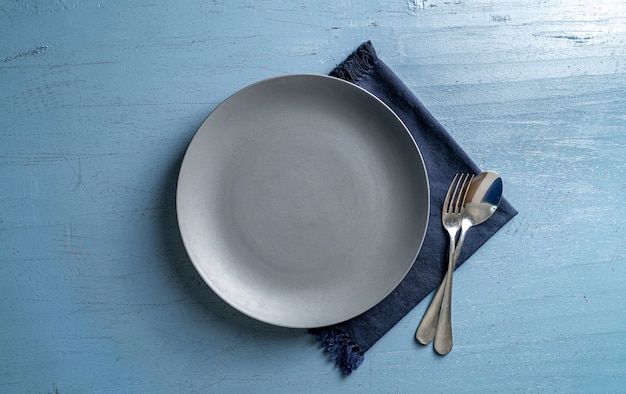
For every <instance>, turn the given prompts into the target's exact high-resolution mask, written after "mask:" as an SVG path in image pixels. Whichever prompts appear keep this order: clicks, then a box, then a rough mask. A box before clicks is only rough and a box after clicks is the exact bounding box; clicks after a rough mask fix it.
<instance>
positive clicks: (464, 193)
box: [459, 174, 474, 208]
mask: <svg viewBox="0 0 626 394" xmlns="http://www.w3.org/2000/svg"><path fill="white" fill-rule="evenodd" d="M467 176H468V178H469V179H468V180H467V184H466V185H465V191H464V192H463V198H462V199H461V204H460V206H459V208H463V207H464V206H465V200H466V199H467V192H468V191H469V188H470V184H471V183H472V181H473V180H474V174H472V176H471V177H470V176H469V174H467Z"/></svg>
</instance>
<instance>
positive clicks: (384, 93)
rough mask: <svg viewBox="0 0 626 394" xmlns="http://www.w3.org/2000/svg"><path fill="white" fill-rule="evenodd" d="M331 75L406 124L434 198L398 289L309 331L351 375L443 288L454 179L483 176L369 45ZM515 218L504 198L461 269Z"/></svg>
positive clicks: (476, 233) (478, 231)
mask: <svg viewBox="0 0 626 394" xmlns="http://www.w3.org/2000/svg"><path fill="white" fill-rule="evenodd" d="M330 75H331V76H334V77H337V78H341V79H344V80H347V81H349V82H352V83H354V84H356V85H358V86H360V87H362V88H364V89H365V90H367V91H369V92H370V93H372V94H374V95H375V96H376V97H378V98H379V99H381V100H382V101H383V102H384V103H385V104H387V105H388V106H389V107H390V108H391V109H392V110H393V111H394V112H395V113H396V114H397V115H398V116H399V117H400V119H402V121H403V122H404V124H405V125H406V126H407V128H408V129H409V131H410V132H411V134H412V135H413V138H414V139H415V142H416V143H417V146H418V147H419V149H420V151H421V153H422V156H423V159H424V162H425V164H426V170H427V173H428V181H429V184H430V196H431V201H430V207H431V210H430V217H429V223H428V229H427V232H426V238H425V239H424V243H423V246H422V249H421V251H420V253H419V255H418V256H417V259H416V260H415V264H414V265H413V267H412V268H411V270H410V271H409V273H408V274H407V276H406V277H405V278H404V280H403V281H402V282H401V283H400V285H398V287H397V288H396V289H395V290H394V291H393V292H392V293H391V294H390V295H389V296H387V298H385V299H384V300H383V301H381V302H380V303H379V304H378V305H376V306H375V307H373V308H372V309H370V310H368V311H367V312H365V313H363V314H361V315H359V316H357V317H355V318H353V319H351V320H348V321H345V322H343V323H339V324H337V325H334V326H330V327H322V328H315V329H310V330H309V332H310V333H312V334H313V335H315V336H316V338H317V340H318V341H319V342H320V343H321V344H322V346H323V347H324V348H325V349H326V351H327V353H328V355H329V356H330V357H331V358H332V359H333V360H335V361H336V363H337V365H338V366H339V368H340V369H341V371H342V372H343V373H344V374H346V375H348V374H350V373H351V372H352V371H354V370H355V369H356V368H358V367H359V366H360V365H361V364H362V363H363V358H364V354H365V352H366V351H367V350H368V349H369V348H371V347H372V345H374V343H376V341H378V340H379V339H380V338H381V337H382V336H383V335H384V334H385V333H386V332H387V331H389V330H390V329H391V328H392V327H393V326H394V325H395V324H396V323H397V322H398V321H400V319H402V318H403V317H404V316H405V315H406V314H407V313H408V312H409V311H410V310H411V309H413V308H414V307H415V306H416V305H417V304H418V303H419V302H420V301H421V300H423V299H424V297H426V296H427V295H428V294H430V292H432V291H433V290H434V289H435V288H437V286H439V284H440V283H441V280H442V279H443V276H444V274H445V269H446V268H445V266H446V264H447V261H448V257H447V252H448V235H447V233H446V232H445V230H444V229H443V226H442V225H441V207H442V205H443V199H444V197H445V194H446V192H447V190H448V187H449V186H450V182H451V181H452V178H454V175H455V174H456V173H458V172H470V173H474V174H478V173H480V172H481V170H480V168H478V166H477V165H476V163H474V161H473V160H472V159H471V158H470V157H469V156H468V155H467V153H465V151H463V149H462V148H461V147H460V146H459V145H458V144H457V143H456V142H455V141H454V140H453V139H452V137H451V136H450V134H448V132H447V131H446V130H445V129H444V128H443V126H442V125H441V124H439V122H438V121H437V120H436V119H435V118H434V117H433V116H432V115H431V114H430V113H429V112H428V110H427V109H426V108H425V107H424V106H423V105H422V104H421V103H420V102H419V100H418V99H417V98H416V97H415V96H414V95H413V94H412V93H411V91H410V90H409V89H408V88H407V87H406V86H405V85H404V83H403V82H402V81H401V80H400V79H399V78H398V77H397V76H396V75H395V74H394V73H393V71H391V69H389V67H387V66H386V65H385V63H383V62H382V61H381V60H380V59H379V58H378V56H377V55H376V51H375V50H374V47H373V46H372V43H371V42H369V41H368V42H365V43H363V44H361V46H359V48H358V49H357V50H356V51H355V52H354V53H352V54H351V55H350V56H348V58H347V59H346V60H345V61H344V62H343V63H341V64H339V65H338V66H337V67H336V68H335V69H334V70H333V71H332V72H331V73H330ZM516 214H517V211H516V210H515V208H513V206H511V204H510V203H509V202H508V201H507V200H506V199H504V198H503V199H502V202H501V203H500V207H499V208H498V210H497V211H496V213H495V214H494V215H493V217H492V218H491V219H489V220H488V221H486V222H485V223H483V224H481V225H480V226H476V227H474V228H473V229H472V231H469V232H468V234H467V238H466V239H465V243H464V245H463V250H462V252H461V255H460V256H459V261H458V265H461V264H463V262H464V261H465V260H467V258H468V257H470V256H471V255H472V254H473V253H474V252H475V251H476V250H477V249H478V248H479V247H481V246H482V245H483V244H484V243H485V242H486V241H487V240H488V239H489V238H490V237H491V236H492V235H493V234H495V233H496V232H497V231H498V230H499V229H500V228H501V227H502V226H504V225H505V224H506V223H507V222H508V221H509V220H511V218H513V217H514V216H515V215H516ZM458 265H457V266H458ZM407 335H414V333H413V332H409V333H407Z"/></svg>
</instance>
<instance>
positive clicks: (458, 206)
mask: <svg viewBox="0 0 626 394" xmlns="http://www.w3.org/2000/svg"><path fill="white" fill-rule="evenodd" d="M472 179H474V175H471V177H470V174H463V175H462V176H461V181H460V182H459V183H461V187H460V188H459V193H458V194H456V196H455V198H456V200H455V201H454V207H453V213H461V210H462V209H463V206H465V198H466V197H467V191H468V190H469V185H470V183H471V182H472Z"/></svg>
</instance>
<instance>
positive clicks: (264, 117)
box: [176, 75, 429, 327]
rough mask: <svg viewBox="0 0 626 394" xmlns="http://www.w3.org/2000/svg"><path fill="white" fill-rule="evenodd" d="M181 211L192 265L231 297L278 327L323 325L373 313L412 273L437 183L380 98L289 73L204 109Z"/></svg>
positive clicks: (184, 176) (183, 179) (180, 194)
mask: <svg viewBox="0 0 626 394" xmlns="http://www.w3.org/2000/svg"><path fill="white" fill-rule="evenodd" d="M176 208H177V214H178V221H179V227H180V232H181V234H182V239H183V242H184V244H185V248H186V249H187V252H188V254H189V256H190V258H191V261H192V263H193V264H194V266H195V268H196V269H197V270H198V272H199V273H200V275H201V276H202V278H203V279H204V280H205V281H206V283H207V284H208V285H209V286H210V288H211V289H212V290H213V291H214V292H215V293H216V294H218V295H219V296H220V297H221V298H222V299H223V300H224V301H226V302H227V303H229V304H230V305H232V306H233V307H234V308H236V309H238V310H239V311H241V312H243V313H245V314H247V315H248V316H251V317H253V318H255V319H258V320H261V321H264V322H267V323H270V324H274V325H279V326H286V327H319V326H326V325H331V324H334V323H338V322H341V321H344V320H347V319H349V318H352V317H354V316H356V315H359V314H361V313H362V312H365V311H366V310H368V309H369V308H371V307H372V306H374V305H376V304H377V303H378V302H380V301H381V300H382V299H383V298H385V297H386V296H387V295H388V294H389V293H390V292H391V291H392V290H393V289H394V288H395V287H396V286H397V285H398V284H399V283H400V281H401V280H402V279H403V278H404V276H405V275H406V273H407V272H408V271H409V269H410V268H411V266H412V264H413V262H414V260H415V258H416V257H417V254H418V252H419V250H420V247H421V245H422V241H423V239H424V235H425V232H426V226H427V222H428V213H429V212H428V211H429V189H428V179H427V175H426V169H425V167H424V162H423V161H422V157H421V154H420V152H419V149H418V147H417V146H416V144H415V142H414V140H413V138H412V137H411V135H410V133H409V132H408V130H407V129H406V127H405V126H404V124H403V123H402V122H401V121H400V119H399V118H398V117H397V116H396V115H395V114H394V112H393V111H391V110H390V109H389V108H388V107H387V106H386V105H385V104H383V103H382V102H381V101H380V100H379V99H377V98H376V97H375V96H373V95H372V94H370V93H368V92H367V91H365V90H363V89H361V88H360V87H358V86H356V85H354V84H351V83H348V82H346V81H343V80H340V79H336V78H333V77H328V76H322V75H288V76H282V77H277V78H271V79H268V80H264V81H261V82H258V83H255V84H253V85H250V86H248V87H246V88H244V89H243V90H241V91H239V92H237V93H235V94H234V95H232V96H231V97H230V98H228V99H227V100H225V101H224V102H223V103H222V104H221V105H219V106H218V107H217V108H216V109H215V110H214V111H213V112H212V113H211V114H210V115H209V116H208V117H207V119H206V120H205V121H204V123H202V125H201V126H200V128H199V129H198V131H197V133H196V134H195V136H194V137H193V139H192V141H191V143H190V145H189V148H188V150H187V152H186V154H185V158H184V160H183V163H182V166H181V169H180V174H179V179H178V189H177V201H176Z"/></svg>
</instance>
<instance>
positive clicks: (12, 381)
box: [0, 0, 626, 393]
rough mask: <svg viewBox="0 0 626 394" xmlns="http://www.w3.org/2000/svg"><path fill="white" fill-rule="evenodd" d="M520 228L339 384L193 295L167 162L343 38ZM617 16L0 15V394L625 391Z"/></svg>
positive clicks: (66, 7) (296, 350)
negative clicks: (445, 336) (446, 318)
mask: <svg viewBox="0 0 626 394" xmlns="http://www.w3.org/2000/svg"><path fill="white" fill-rule="evenodd" d="M370 39H371V40H372V42H373V44H374V46H375V47H376V49H377V51H378V53H379V56H380V57H381V58H382V59H383V60H384V61H385V62H386V63H387V64H388V65H389V66H390V67H391V68H392V69H393V70H394V71H395V72H396V73H397V74H398V75H399V76H400V77H401V78H402V79H403V81H404V82H405V83H406V84H407V85H408V86H409V87H410V88H411V89H412V90H413V91H414V93H415V94H416V95H417V96H418V97H419V98H420V100H422V102H423V103H424V104H425V105H426V106H427V107H428V108H429V109H430V110H431V112H432V113H433V114H434V115H435V116H436V117H437V118H438V119H439V120H440V121H441V123H442V124H443V125H444V126H445V127H446V128H447V129H448V130H449V131H450V133H451V134H452V135H453V136H454V137H455V138H456V139H457V141H458V142H459V143H460V144H461V145H462V146H463V147H464V148H465V149H466V151H467V152H468V153H469V154H470V155H471V156H472V157H473V158H474V159H475V160H476V162H477V163H478V164H479V165H480V166H481V167H483V168H485V169H493V170H496V171H498V172H500V173H501V174H502V176H503V178H504V181H505V195H506V196H507V198H508V199H509V200H510V201H511V202H512V203H513V204H514V205H515V207H516V208H517V209H518V210H519V211H520V214H519V215H518V216H517V217H516V218H515V219H514V220H513V221H512V222H510V223H509V224H508V225H507V226H506V227H505V228H503V229H502V230H501V231H500V232H499V233H498V234H497V235H496V236H495V237H494V238H492V239H491V240H490V241H489V242H488V243H487V244H486V245H485V246H484V247H482V248H481V249H480V250H479V251H478V253H477V254H475V255H474V256H473V257H472V258H471V259H470V260H469V261H468V263H467V264H465V265H464V266H462V267H461V268H460V269H459V270H458V272H457V275H455V278H456V279H455V300H454V329H455V348H454V349H453V351H452V353H450V354H449V355H447V356H446V357H439V356H436V355H435V354H434V352H433V351H432V348H431V347H422V346H419V345H418V344H416V342H415V340H414V339H413V335H414V331H415V327H416V326H417V324H418V323H419V321H420V319H421V317H422V314H423V312H424V311H425V309H426V304H427V302H422V303H421V304H419V305H418V307H416V308H415V309H414V310H413V311H412V312H411V313H410V314H409V315H407V316H406V317H405V318H404V319H403V320H402V321H401V322H400V323H399V324H398V325H396V326H395V327H394V328H393V329H392V330H391V331H390V332H389V333H388V334H387V335H385V336H384V337H383V338H382V339H381V340H380V341H379V342H378V343H377V344H376V345H375V346H374V347H373V348H372V349H371V350H370V351H369V352H368V353H367V354H366V357H365V362H364V364H363V366H362V367H361V368H360V369H358V370H356V371H355V372H354V373H353V374H352V375H350V376H349V377H342V376H341V374H340V373H339V371H338V370H337V368H336V367H335V366H334V364H333V363H332V362H331V361H329V360H328V359H327V358H326V356H325V355H324V354H323V353H322V351H321V349H320V348H319V347H318V345H317V344H316V343H315V341H314V340H313V338H312V337H311V336H310V335H309V334H307V333H306V332H305V331H304V330H296V329H285V328H278V327H274V326H269V325H266V324H263V323H260V322H256V321H254V320H252V319H250V318H248V317H246V316H244V315H242V314H240V313H239V312H236V311H235V310H233V309H232V308H231V307H229V306H227V305H226V304H225V303H224V302H223V301H221V299H219V298H218V297H217V296H216V295H214V294H213V293H212V292H211V291H210V290H209V289H208V287H207V286H206V285H205V284H204V282H202V280H201V279H200V278H199V276H198V275H197V274H196V272H195V270H194V268H193V266H192V265H191V263H190V261H189V259H188V257H187V254H186V252H185V250H184V248H183V246H182V243H181V241H180V236H179V233H178V227H177V223H176V213H175V206H174V202H175V201H174V199H175V198H174V197H175V183H176V178H177V173H178V169H179V167H180V163H181V159H182V155H183V153H184V151H185V148H186V146H187V144H188V143H189V141H190V139H191V137H192V135H193V133H194V132H195V130H196V129H197V128H198V126H199V125H200V123H201V122H202V121H203V119H204V118H205V117H206V116H207V115H208V114H209V113H210V111H211V110H213V109H214V108H215V107H216V105H217V104H218V103H220V102H221V101H222V100H224V99H225V98H226V97H228V96H229V95H230V94H232V93H234V92H235V91H236V90H238V89H240V88H242V87H244V86H246V85H248V84H250V83H253V82H256V81H258V80H260V79H264V78H267V77H272V76H276V75H284V74H288V73H303V72H305V73H320V74H326V73H328V72H329V71H330V70H331V69H332V68H333V67H334V66H335V65H336V64H337V63H339V62H341V61H342V60H343V59H344V58H345V57H346V56H347V55H348V54H349V53H350V52H352V51H353V50H354V49H355V48H356V47H357V46H358V45H359V44H360V43H361V42H363V41H366V40H370ZM625 156H626V6H625V5H624V3H623V2H621V1H568V0H560V1H559V0H554V1H547V0H531V1H502V2H496V1H486V0H468V1H439V0H430V1H416V0H408V1H407V0H399V1H380V0H376V1H367V2H356V1H346V0H332V1H330V0H319V1H308V0H298V1H284V0H283V1H280V0H269V1H265V2H258V1H256V2H255V1H244V0H229V1H225V0H194V1H191V0H190V1H180V2H165V1H144V2H139V1H137V2H120V1H104V0H101V1H95V0H93V1H89V0H87V1H79V0H55V1H51V0H50V1H46V0H39V1H13V0H2V1H0V332H1V333H2V334H1V335H0V392H4V393H86V392H160V393H172V392H238V393H241V392H255V393H256V392H268V391H272V392H303V391H304V392H341V393H344V392H350V391H356V392H368V391H369V392H465V391H467V392H567V393H572V392H620V391H622V392H623V390H626V289H625V287H626V252H625V246H626V243H625V242H624V235H625V230H626V227H625V225H624V222H625V221H626V204H625V202H624V200H625V196H626V172H625V169H624V168H625V165H624V162H625V159H624V157H625Z"/></svg>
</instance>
